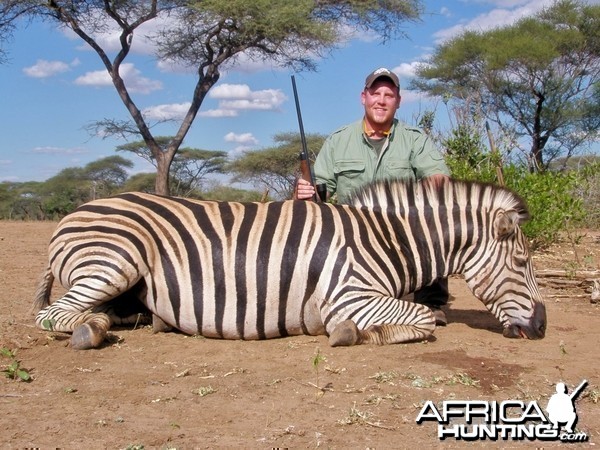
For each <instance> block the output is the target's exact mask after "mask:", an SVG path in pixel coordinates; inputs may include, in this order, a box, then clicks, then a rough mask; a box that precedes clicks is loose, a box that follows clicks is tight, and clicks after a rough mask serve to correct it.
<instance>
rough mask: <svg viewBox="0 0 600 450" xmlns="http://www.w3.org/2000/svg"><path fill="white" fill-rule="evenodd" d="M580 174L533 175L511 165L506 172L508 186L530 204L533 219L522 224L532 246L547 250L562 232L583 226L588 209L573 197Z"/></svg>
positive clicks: (553, 173)
mask: <svg viewBox="0 0 600 450" xmlns="http://www.w3.org/2000/svg"><path fill="white" fill-rule="evenodd" d="M580 177H581V176H580V174H579V173H577V172H566V173H562V172H545V173H530V172H529V171H528V170H526V169H524V168H522V167H521V168H519V167H516V166H509V167H507V168H505V170H504V179H505V182H506V186H507V187H508V188H510V189H512V190H513V191H515V192H517V193H518V194H519V195H520V196H521V197H523V198H524V199H525V201H526V202H527V205H528V208H529V213H530V214H531V220H530V221H529V222H527V223H526V224H524V225H523V227H522V229H523V232H524V233H525V235H526V236H527V237H528V238H529V239H530V240H531V241H532V244H533V247H534V248H536V247H545V246H548V245H550V244H552V243H553V242H556V241H557V240H558V238H559V235H560V232H561V231H564V230H566V229H570V228H572V227H575V226H578V225H580V224H581V222H582V220H583V219H584V218H585V210H584V209H583V204H582V201H581V198H578V197H576V196H575V195H574V192H575V190H576V187H577V184H578V183H579V182H580V179H581V178H580Z"/></svg>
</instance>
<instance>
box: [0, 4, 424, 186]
mask: <svg viewBox="0 0 600 450" xmlns="http://www.w3.org/2000/svg"><path fill="white" fill-rule="evenodd" d="M421 10H422V7H421V0H387V1H385V2H381V1H379V0H348V1H344V2H339V1H335V0H296V1H293V2H292V1H289V0H227V1H223V0H201V1H200V0H173V1H159V0H146V1H137V0H135V1H134V0H132V1H127V0H122V1H111V0H87V1H85V0H79V1H73V0H64V1H63V0H43V1H42V0H38V1H36V0H2V7H1V8H0V14H1V16H0V27H2V29H1V30H0V36H1V35H2V34H1V33H2V32H7V31H10V27H11V26H14V21H15V20H17V19H18V18H19V17H26V18H41V19H45V20H48V21H50V22H52V23H53V24H56V25H57V26H64V27H67V28H69V29H71V30H72V31H73V32H74V33H75V34H76V35H77V36H79V37H80V38H81V39H82V40H83V41H84V42H85V43H86V44H87V45H89V46H90V47H91V48H92V49H93V50H94V51H95V52H96V53H97V55H98V56H99V58H100V59H101V61H102V63H103V64H104V67H105V68H106V70H107V71H108V73H109V74H110V77H111V80H112V82H113V84H114V87H115V89H116V90H117V92H118V94H119V96H120V98H121V100H122V102H123V104H124V105H125V107H126V108H127V110H128V112H129V114H130V116H131V119H132V122H126V123H125V122H118V121H114V120H110V119H105V120H104V121H101V122H99V126H102V127H103V128H105V129H104V132H105V133H107V132H108V133H117V134H121V135H122V134H129V133H135V134H137V135H138V138H139V137H141V139H143V141H144V142H145V144H146V146H147V147H148V148H149V149H150V150H151V152H152V155H153V158H154V160H155V161H156V167H157V176H156V192H157V193H160V194H168V193H169V167H170V165H171V163H172V161H173V158H174V156H175V154H176V152H177V151H178V149H179V147H180V145H181V143H182V142H183V139H184V137H185V136H186V134H187V133H188V131H189V129H190V127H191V125H192V123H193V121H194V119H195V117H196V114H197V113H198V110H199V109H200V106H201V105H202V102H203V100H204V98H205V96H206V95H207V93H208V91H209V90H210V89H211V87H212V86H214V85H215V83H217V81H218V80H219V76H220V73H221V72H220V71H221V69H222V68H223V66H224V65H226V64H228V63H233V62H235V59H236V58H237V57H239V56H241V55H245V56H247V57H250V58H254V59H257V60H270V61H274V62H275V63H277V64H280V65H283V66H288V67H291V68H292V69H294V70H313V69H315V64H316V63H315V60H316V58H318V57H321V56H324V55H325V54H326V53H327V52H328V51H329V50H331V49H332V48H334V47H335V46H336V44H338V43H340V42H342V41H343V40H344V39H345V38H346V37H347V35H346V34H345V33H346V31H347V29H348V26H350V27H354V28H355V29H362V30H367V31H374V32H376V33H379V35H380V36H381V38H382V40H383V41H385V40H388V39H390V38H393V37H396V36H403V35H404V33H403V32H402V30H401V27H402V25H403V23H404V22H406V21H407V20H416V19H418V17H419V15H420V13H421ZM158 18H160V19H162V20H161V23H162V25H160V26H157V28H156V30H155V31H154V32H153V33H152V34H151V35H148V36H147V37H148V38H149V39H150V40H151V41H153V42H154V43H155V45H156V47H155V48H156V57H157V58H158V59H159V60H170V61H173V62H176V63H180V64H183V65H186V66H188V67H190V68H194V69H195V70H196V73H197V81H196V85H195V87H194V91H193V94H192V100H191V102H190V106H189V108H188V110H187V113H186V114H185V117H184V118H183V119H182V120H181V122H180V125H179V129H178V130H177V132H176V134H175V135H174V136H173V137H172V139H171V141H170V142H169V144H168V145H167V146H164V147H163V146H161V145H159V143H158V142H157V141H156V139H155V137H154V136H153V135H152V132H151V126H150V124H149V123H148V122H147V119H146V117H144V115H143V114H142V112H141V110H140V109H139V108H138V106H137V105H136V103H135V101H134V100H133V98H132V97H131V95H130V91H129V89H128V87H127V85H126V83H125V81H124V80H123V78H122V76H121V73H120V68H121V66H122V64H123V62H124V61H125V59H126V58H127V56H128V54H129V52H130V50H131V45H132V43H133V40H134V35H135V32H136V30H138V29H139V27H140V26H141V25H143V24H146V23H151V22H154V23H156V22H157V19H158ZM115 26H116V27H117V29H118V30H119V32H118V33H119V44H120V50H119V51H118V52H117V54H116V56H115V57H114V58H112V59H111V58H110V57H109V55H108V53H107V52H106V51H105V49H103V48H102V47H101V45H100V42H99V40H97V39H96V38H95V36H98V35H99V34H101V33H103V32H106V31H107V30H110V29H111V27H115Z"/></svg>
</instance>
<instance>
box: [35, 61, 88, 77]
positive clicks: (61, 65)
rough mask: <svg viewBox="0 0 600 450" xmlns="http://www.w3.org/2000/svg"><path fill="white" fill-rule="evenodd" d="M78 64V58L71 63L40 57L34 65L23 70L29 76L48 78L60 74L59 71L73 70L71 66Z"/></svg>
mask: <svg viewBox="0 0 600 450" xmlns="http://www.w3.org/2000/svg"><path fill="white" fill-rule="evenodd" d="M77 65H79V60H78V59H74V60H73V61H72V62H71V63H66V62H63V61H48V60H45V59H38V60H37V61H36V63H35V64H34V65H33V66H29V67H25V68H23V72H24V73H25V75H27V76H28V77H33V78H48V77H52V76H54V75H58V74H59V73H64V72H68V71H69V70H71V67H75V66H77Z"/></svg>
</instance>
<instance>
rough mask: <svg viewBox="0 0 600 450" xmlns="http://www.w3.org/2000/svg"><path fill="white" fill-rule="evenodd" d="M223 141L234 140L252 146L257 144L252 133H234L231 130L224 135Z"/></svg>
mask: <svg viewBox="0 0 600 450" xmlns="http://www.w3.org/2000/svg"><path fill="white" fill-rule="evenodd" d="M224 139H225V142H236V143H238V144H242V145H244V146H252V145H256V144H258V139H256V138H255V137H254V135H253V134H252V133H242V134H236V133H234V132H233V131H232V132H230V133H227V134H226V135H225V138H224Z"/></svg>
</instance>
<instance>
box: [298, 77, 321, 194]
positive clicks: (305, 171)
mask: <svg viewBox="0 0 600 450" xmlns="http://www.w3.org/2000/svg"><path fill="white" fill-rule="evenodd" d="M292 88H293V89H294V101H295V102H296V115H297V116H298V125H299V127H300V141H301V142H302V152H300V173H301V174H302V178H303V179H304V180H306V181H309V182H310V184H312V185H313V186H314V187H315V192H317V186H315V180H314V178H313V174H312V170H311V169H310V159H309V156H308V146H307V145H306V136H305V135H304V125H302V113H301V112H300V101H299V100H298V91H297V90H296V79H295V78H294V75H292ZM312 200H313V201H314V202H320V201H321V198H320V195H317V194H315V195H313V197H312Z"/></svg>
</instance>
